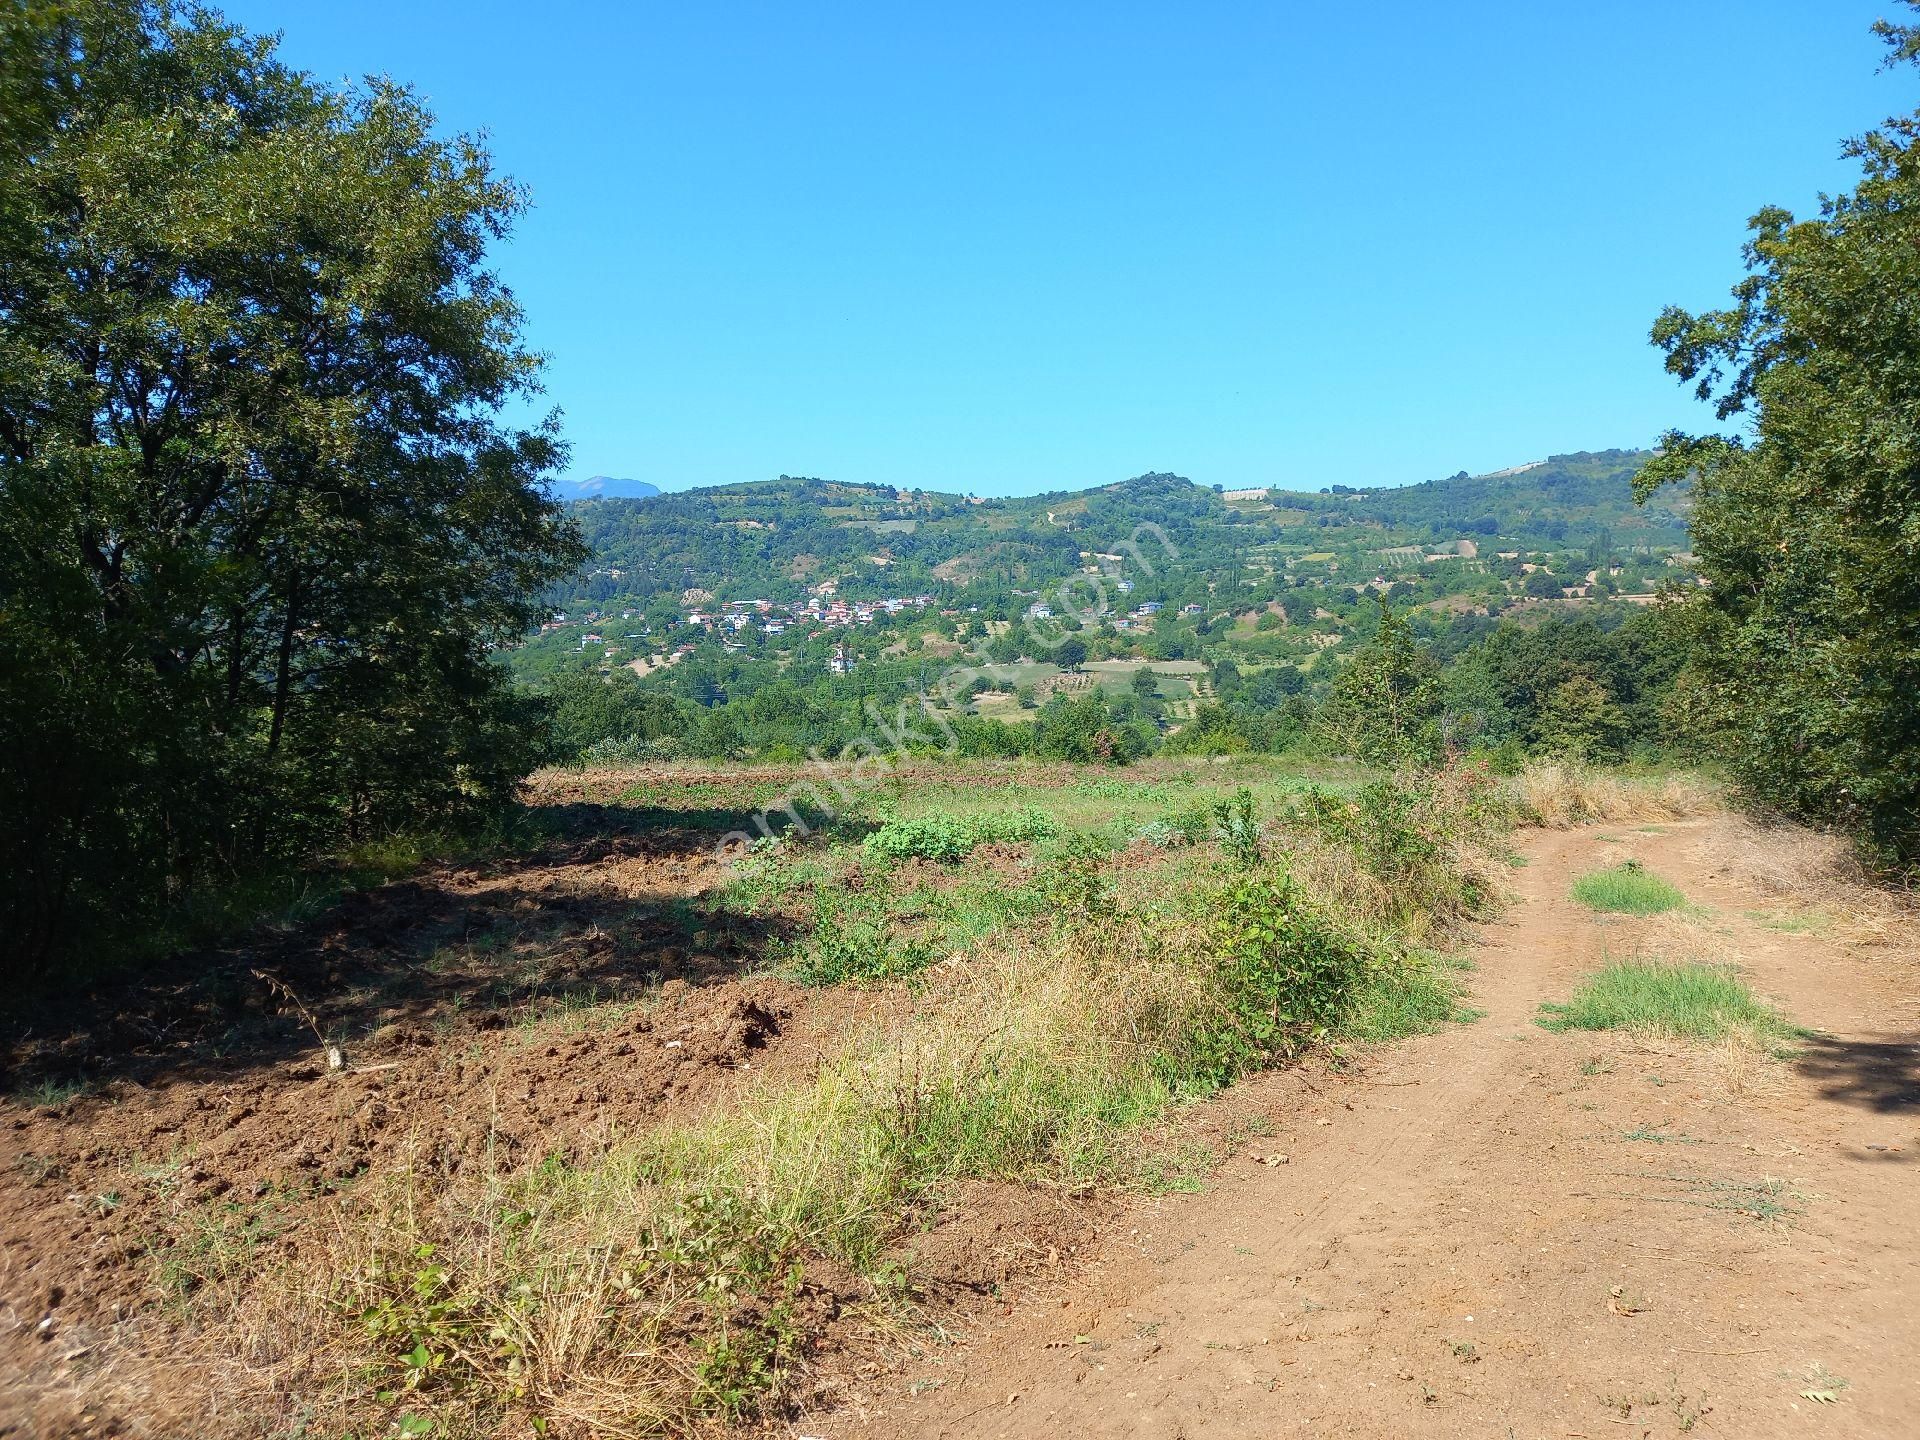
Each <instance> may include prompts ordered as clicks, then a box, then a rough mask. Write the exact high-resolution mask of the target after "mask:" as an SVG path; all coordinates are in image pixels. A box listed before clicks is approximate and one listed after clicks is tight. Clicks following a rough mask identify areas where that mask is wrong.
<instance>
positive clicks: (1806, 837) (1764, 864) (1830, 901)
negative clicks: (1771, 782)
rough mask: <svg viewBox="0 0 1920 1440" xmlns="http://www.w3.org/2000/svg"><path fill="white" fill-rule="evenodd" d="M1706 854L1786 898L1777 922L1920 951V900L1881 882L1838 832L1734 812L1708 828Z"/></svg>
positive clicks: (1846, 940)
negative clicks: (1874, 878)
mask: <svg viewBox="0 0 1920 1440" xmlns="http://www.w3.org/2000/svg"><path fill="white" fill-rule="evenodd" d="M1705 853H1706V855H1707V857H1708V858H1709V859H1710V860H1711V861H1712V863H1713V864H1714V865H1715V866H1716V867H1718V868H1720V869H1723V870H1727V871H1730V872H1732V873H1733V874H1735V875H1738V876H1740V877H1741V878H1742V879H1744V880H1746V881H1747V882H1748V883H1750V884H1752V885H1753V886H1755V887H1756V888H1757V889H1760V890H1763V891H1765V892H1766V893H1767V894H1769V895H1773V896H1777V897H1778V898H1779V899H1780V900H1782V901H1783V902H1786V906H1785V908H1783V910H1782V911H1781V912H1780V914H1778V915H1777V916H1774V917H1772V918H1771V919H1769V920H1768V921H1767V922H1766V923H1769V924H1770V925H1771V926H1772V928H1775V929H1780V930H1786V931H1789V932H1803V933H1809V934H1816V935H1819V936H1821V937H1822V938H1825V939H1831V940H1836V941H1838V942H1840V943H1841V944H1843V945H1855V946H1873V947H1884V948H1889V949H1893V950H1896V951H1900V952H1904V953H1907V954H1909V955H1911V954H1914V953H1915V952H1916V951H1920V904H1916V903H1915V898H1914V897H1913V896H1912V895H1911V894H1907V893H1902V892H1900V891H1895V890H1890V889H1888V888H1887V887H1885V886H1882V885H1876V884H1874V883H1873V881H1872V879H1871V877H1870V876H1869V875H1868V874H1867V872H1866V870H1865V869H1864V868H1863V867H1862V866H1861V864H1860V861H1859V858H1858V856H1856V855H1855V853H1854V851H1853V848H1852V847H1851V846H1850V845H1848V844H1847V842H1846V841H1845V840H1843V839H1841V838H1840V837H1839V836H1837V835H1823V834H1821V833H1820V832H1819V831H1817V830H1810V829H1808V828H1806V827H1805V826H1802V825H1794V824H1791V823H1788V822H1785V821H1773V822H1767V821H1760V820H1754V819H1751V818H1749V817H1747V816H1742V815H1734V814H1727V815H1723V816H1721V817H1720V818H1719V819H1718V820H1717V821H1716V822H1715V824H1714V826H1713V828H1712V830H1711V831H1710V832H1709V833H1708V835H1707V839H1706V846H1705Z"/></svg>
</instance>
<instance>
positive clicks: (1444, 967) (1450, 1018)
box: [1340, 955, 1486, 1041]
mask: <svg viewBox="0 0 1920 1440" xmlns="http://www.w3.org/2000/svg"><path fill="white" fill-rule="evenodd" d="M1471 963H1472V962H1470V961H1466V962H1463V961H1456V960H1450V959H1447V958H1444V957H1442V956H1437V955H1415V956H1407V957H1404V958H1402V959H1399V960H1395V961H1392V962H1390V963H1387V964H1384V965H1381V966H1380V967H1379V968H1377V969H1376V970H1375V971H1374V973H1373V974H1372V975H1370V976H1369V977H1368V978H1367V980H1366V982H1365V983H1364V984H1362V985H1361V986H1360V987H1359V988H1358V989H1357V990H1356V991H1355V992H1354V995H1353V1000H1352V1008H1351V1010H1350V1011H1349V1012H1348V1014H1347V1017H1346V1019H1345V1020H1344V1022H1343V1023H1342V1024H1341V1026H1340V1033H1341V1034H1342V1035H1344V1036H1346V1037H1347V1038H1348V1039H1352V1040H1364V1041H1383V1040H1399V1039H1401V1038H1403V1037H1405V1036H1408V1035H1425V1034H1428V1033H1430V1032H1432V1031H1434V1030H1438V1029H1439V1028H1440V1027H1441V1026H1443V1025H1448V1024H1466V1023H1468V1022H1470V1021H1473V1020H1478V1019H1479V1018H1480V1017H1481V1016H1482V1015H1483V1014H1485V1013H1486V1012H1485V1011H1483V1010H1474V1009H1471V1008H1469V1007H1467V1006H1465V1005H1463V1004H1462V1003H1461V999H1462V997H1463V996H1464V995H1465V994H1466V987H1465V986H1464V985H1462V984H1461V981H1460V978H1459V977H1460V974H1461V972H1462V971H1464V970H1467V969H1470V968H1471Z"/></svg>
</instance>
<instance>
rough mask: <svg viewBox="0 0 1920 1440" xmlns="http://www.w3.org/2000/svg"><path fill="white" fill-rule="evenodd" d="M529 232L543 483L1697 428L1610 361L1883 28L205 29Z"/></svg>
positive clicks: (1854, 8) (820, 25)
mask: <svg viewBox="0 0 1920 1440" xmlns="http://www.w3.org/2000/svg"><path fill="white" fill-rule="evenodd" d="M225 8H226V9H227V11H228V13H229V14H230V15H231V16H233V18H235V19H236V20H238V21H240V22H241V23H243V24H245V25H247V26H249V27H250V28H254V29H264V30H272V29H278V30H281V31H283V32H284V35H285V43H284V53H285V55H286V56H287V57H288V58H289V59H290V60H291V61H293V62H294V63H296V64H298V65H301V66H304V67H306V68H308V69H311V70H314V71H316V72H318V73H319V74H321V75H322V76H325V77H329V78H339V77H344V76H349V75H351V76H359V75H363V74H367V73H377V72H384V73H387V74H390V75H393V76H394V77H396V78H398V79H402V80H406V81H409V82H411V83H412V84H414V85H415V86H416V87H417V88H418V89H419V90H420V91H421V92H422V93H423V94H424V95H425V96H426V97H427V98H428V100H429V101H430V102H431V104H432V105H433V107H434V109H435V110H436V112H437V113H438V115H439V116H440V119H441V122H442V124H443V126H444V127H445V128H448V129H480V128H484V129H486V130H487V131H488V132H490V135H491V139H492V146H493V149H494V152H495V154H496V156H497V157H498V159H499V162H500V164H501V167H502V169H503V170H504V171H506V172H507V173H509V174H511V175H513V176H514V177H516V178H517V179H519V180H521V181H523V182H524V183H526V184H527V185H528V186H529V187H530V188H531V190H532V194H533V199H534V205H535V208H534V210H533V212H532V214H531V215H529V216H528V217H527V219H526V221H525V222H524V223H523V225H522V226H521V228H520V230H519V231H518V233H517V234H516V236H515V238H514V239H513V240H512V242H511V243H510V244H509V245H508V246H506V247H504V248H502V249H501V251H500V252H499V254H498V257H497V260H498V266H499V269H500V270H501V272H502V273H503V275H504V276H505V278H506V280H507V282H508V283H509V284H510V285H511V286H512V287H513V288H514V290H515V291H516V292H517V293H518V294H519V295H520V297H521V299H522V300H523V301H524V303H525V305H526V307H527V309H528V312H529V316H530V332H531V338H532V341H533V343H534V344H535V345H536V346H537V347H539V348H540V349H542V350H545V351H547V352H549V353H550V354H551V356H552V365H551V369H550V372H549V389H550V398H551V400H552V401H553V403H554V404H556V405H558V406H559V407H560V408H561V409H562V410H563V411H564V413H565V423H566V430H567V434H568V436H569V438H570V439H571V441H572V442H573V446H574V465H573V467H572V473H573V474H575V475H577V476H586V475H590V474H596V473H600V474H611V475H621V476H629V477H632V478H635V479H642V480H650V481H653V482H654V483H656V484H658V485H661V486H663V487H666V488H676V489H677V488H682V487H685V486H688V485H702V484H718V483H725V482H729V481H736V480H752V479H763V478H766V477H768V476H772V475H776V474H779V473H781V472H783V471H784V472H786V473H789V474H797V475H798V474H804V475H820V476H824V477H828V478H831V479H840V480H856V481H885V482H892V483H898V484H905V485H921V486H924V487H927V488H930V489H944V490H966V489H973V490H976V491H979V492H983V493H993V494H1011V493H1023V492H1031V491H1035V490H1041V489H1049V488H1066V487H1079V486H1083V485H1091V484H1099V483H1105V482H1108V481H1112V480H1117V479H1123V478H1125V477H1126V476H1129V475H1133V474H1137V473H1140V472H1142V471H1146V470H1174V471H1177V472H1179V473H1181V474H1184V475H1188V476H1191V477H1192V478H1193V479H1195V480H1197V481H1200V482H1202V483H1204V484H1216V483H1217V484H1224V485H1227V486H1230V487H1231V486H1239V485H1257V484H1282V485H1296V486H1306V487H1313V488H1317V487H1318V486H1320V485H1323V484H1327V483H1330V482H1333V481H1340V482H1342V483H1346V484H1400V483H1405V482H1409V481H1414V480H1420V479H1425V478H1429V477H1433V476H1438V475H1443V474H1450V473H1452V472H1453V471H1455V470H1460V469H1467V470H1471V471H1476V472H1478V471H1482V470H1487V469H1492V468H1496V467H1499V466H1503V465H1507V464H1512V463H1516V462H1519V461H1523V460H1530V459H1535V458H1538V457H1540V456H1543V455H1545V454H1547V453H1549V452H1552V451H1562V450H1574V449H1588V448H1600V447H1604V446H1609V445H1636V444H1644V443H1646V442H1648V441H1650V440H1652V439H1653V437H1654V436H1655V435H1656V434H1657V433H1658V432H1659V431H1660V430H1662V429H1663V428H1666V427H1667V426H1669V425H1673V424H1681V425H1685V426H1690V427H1692V428H1704V427H1707V426H1708V425H1710V423H1711V416H1710V414H1709V413H1708V412H1706V411H1705V410H1704V409H1702V408H1701V407H1698V406H1695V405H1694V404H1692V403H1691V402H1690V401H1688V400H1687V399H1686V398H1685V397H1684V396H1683V394H1682V393H1681V391H1680V389H1679V387H1678V386H1676V385H1674V384H1673V382H1672V381H1671V380H1669V379H1668V378H1667V376H1666V375H1665V374H1664V373H1663V372H1662V371H1661V369H1660V365H1659V357H1658V355H1657V354H1656V352H1654V351H1653V350H1651V349H1650V348H1649V347H1648V345H1647V343H1646V332H1647V327H1648V325H1649V323H1650V322H1651V321H1652V319H1653V317H1654V315H1655V314H1656V313H1657V312H1658V310H1659V308H1660V307H1661V306H1662V305H1663V304H1666V303H1669V302H1676V303H1681V304H1686V305H1689V306H1695V307H1697V306H1701V305H1709V304H1714V303H1717V302H1718V301H1719V300H1720V299H1721V298H1723V297H1724V295H1725V292H1726V289H1727V287H1728V286H1729V285H1730V284H1731V283H1732V282H1733V281H1734V280H1735V279H1736V278H1737V275H1738V264H1739V247H1740V244H1741V241H1742V238H1743V235H1744V222H1745V220H1746V217H1747V216H1748V215H1749V214H1751V213H1752V212H1753V211H1754V210H1755V209H1756V208H1758V207H1759V206H1760V205H1761V204H1763V203H1767V202H1776V203H1781V204H1785V205H1788V206H1790V207H1793V208H1795V209H1800V210H1807V209H1811V208H1812V205H1813V202H1814V198H1815V196H1816V194H1817V193H1818V191H1819V190H1821V189H1822V188H1835V187H1837V186H1841V185H1844V184H1845V183H1847V177H1848V175H1849V173H1850V171H1849V168H1848V167H1847V166H1846V165H1845V164H1844V163H1843V162H1842V161H1841V159H1840V157H1839V153H1838V150H1839V141H1840V139H1841V138H1842V137H1843V136H1845V135H1847V134H1850V133H1853V132H1856V131H1858V130H1860V129H1862V128H1864V127H1865V126H1867V125H1868V124H1870V123H1872V122H1874V121H1877V120H1878V119H1880V118H1881V117H1882V116H1884V115H1885V114H1887V113H1889V112H1891V111H1894V110H1903V109H1907V108H1910V107H1911V106H1912V105H1913V104H1915V103H1916V101H1917V100H1920V76H1916V75H1913V74H1912V72H1903V73H1899V74H1892V75H1876V74H1875V68H1876V66H1877V65H1878V63H1879V58H1880V50H1879V46H1878V44H1877V42H1875V41H1874V40H1873V39H1872V37H1871V36H1870V35H1868V34H1867V26H1868V24H1869V23H1870V22H1871V21H1872V20H1873V19H1874V18H1875V17H1876V16H1877V15H1880V14H1883V13H1886V12H1888V11H1892V10H1895V9H1898V8H1900V7H1899V6H1898V4H1897V0H1878V3H1873V0H1869V3H1855V0H1817V3H1808V0H1747V3H1734V0H1686V3H1679V4H1676V3H1674V0H1660V3H1640V0H1633V3H1609V4H1607V5H1593V6H1560V5H1542V4H1539V3H1537V0H1535V3H1524V4H1523V3H1518V0H1509V3H1498V4H1496V3H1473V0H1463V3H1455V4H1446V5H1441V4H1434V3H1432V0H1421V3H1391V4H1382V5H1376V6H1371V7H1361V6H1348V5H1333V4H1301V3H1264V4H1259V3H1248V4H1209V3H1191V0H1190V3H1185V4H1180V5H1172V4H1164V3H1163V4H1155V5H1144V4H1130V3H1124V0H1120V3H1115V0H1104V3H1098V4H1079V3H1075V4H1066V3H1060V4H1047V3H1040V4H1035V3H1032V0H1028V3H1018V4H1012V3H997V0H995V3H970V4H965V5H946V6H939V7H935V6H929V5H918V4H899V3H890V4H871V5H868V4H846V3H835V0H810V3H788V4H781V5H772V4H769V5H744V4H736V3H731V0H699V3H685V0H680V3H673V4H665V3H641V4H632V5H628V4H616V3H595V4H568V3H550V4H544V5H542V4H531V5H530V4H527V3H524V0H519V3H514V4H497V3H461V4H453V3H426V0H407V3H396V0H382V3H378V4H375V3H367V0H325V3H320V0H280V3H265V0H245V3H234V4H229V5H227V6H226V7H225Z"/></svg>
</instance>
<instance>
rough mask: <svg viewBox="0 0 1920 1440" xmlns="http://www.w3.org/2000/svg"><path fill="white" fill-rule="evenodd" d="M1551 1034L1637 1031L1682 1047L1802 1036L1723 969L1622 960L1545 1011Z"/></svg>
mask: <svg viewBox="0 0 1920 1440" xmlns="http://www.w3.org/2000/svg"><path fill="white" fill-rule="evenodd" d="M1540 1010H1541V1014H1540V1018H1539V1023H1540V1024H1541V1025H1543V1026H1544V1027H1545V1028H1547V1029H1549V1030H1556V1031H1559V1030H1638V1031H1643V1032H1647V1033H1651V1034H1657V1035H1666V1036H1671V1037H1673V1038H1675V1039H1681V1040H1717V1039H1719V1038H1720V1037H1721V1036H1723V1035H1734V1034H1744V1035H1748V1036H1751V1037H1753V1038H1754V1039H1756V1040H1760V1041H1766V1040H1785V1039H1788V1038H1791V1037H1792V1036H1794V1035H1796V1034H1798V1033H1799V1032H1798V1031H1797V1030H1795V1028H1794V1027H1793V1026H1792V1025H1790V1024H1789V1023H1788V1022H1787V1021H1786V1020H1785V1019H1783V1018H1782V1017H1781V1015H1780V1014H1779V1013H1778V1012H1777V1011H1775V1010H1773V1009H1772V1008H1771V1007H1769V1006H1767V1005H1764V1004H1762V1003H1761V1002H1760V1001H1759V1000H1758V999H1756V998H1755V997H1754V993H1753V991H1751V990H1750V989H1748V988H1747V986H1746V984H1745V982H1743V981H1742V980H1741V979H1740V978H1739V976H1737V975H1736V974H1735V973H1734V972H1733V971H1732V970H1730V969H1728V968H1726V967H1724V966H1719V965H1697V964H1686V963H1670V962H1666V961H1653V960H1620V961H1616V962H1614V963H1613V964H1611V965H1608V966H1606V967H1605V968H1604V969H1602V970H1601V971H1600V972H1599V973H1598V974H1596V975H1594V976H1593V977H1592V978H1591V979H1589V980H1588V981H1587V982H1586V983H1585V984H1584V985H1582V986H1581V987H1580V988H1579V989H1578V990H1576V991H1574V992H1573V996H1572V998H1571V999H1569V1000H1568V1001H1567V1003H1566V1004H1564V1005H1555V1004H1544V1005H1542V1006H1541V1007H1540Z"/></svg>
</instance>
